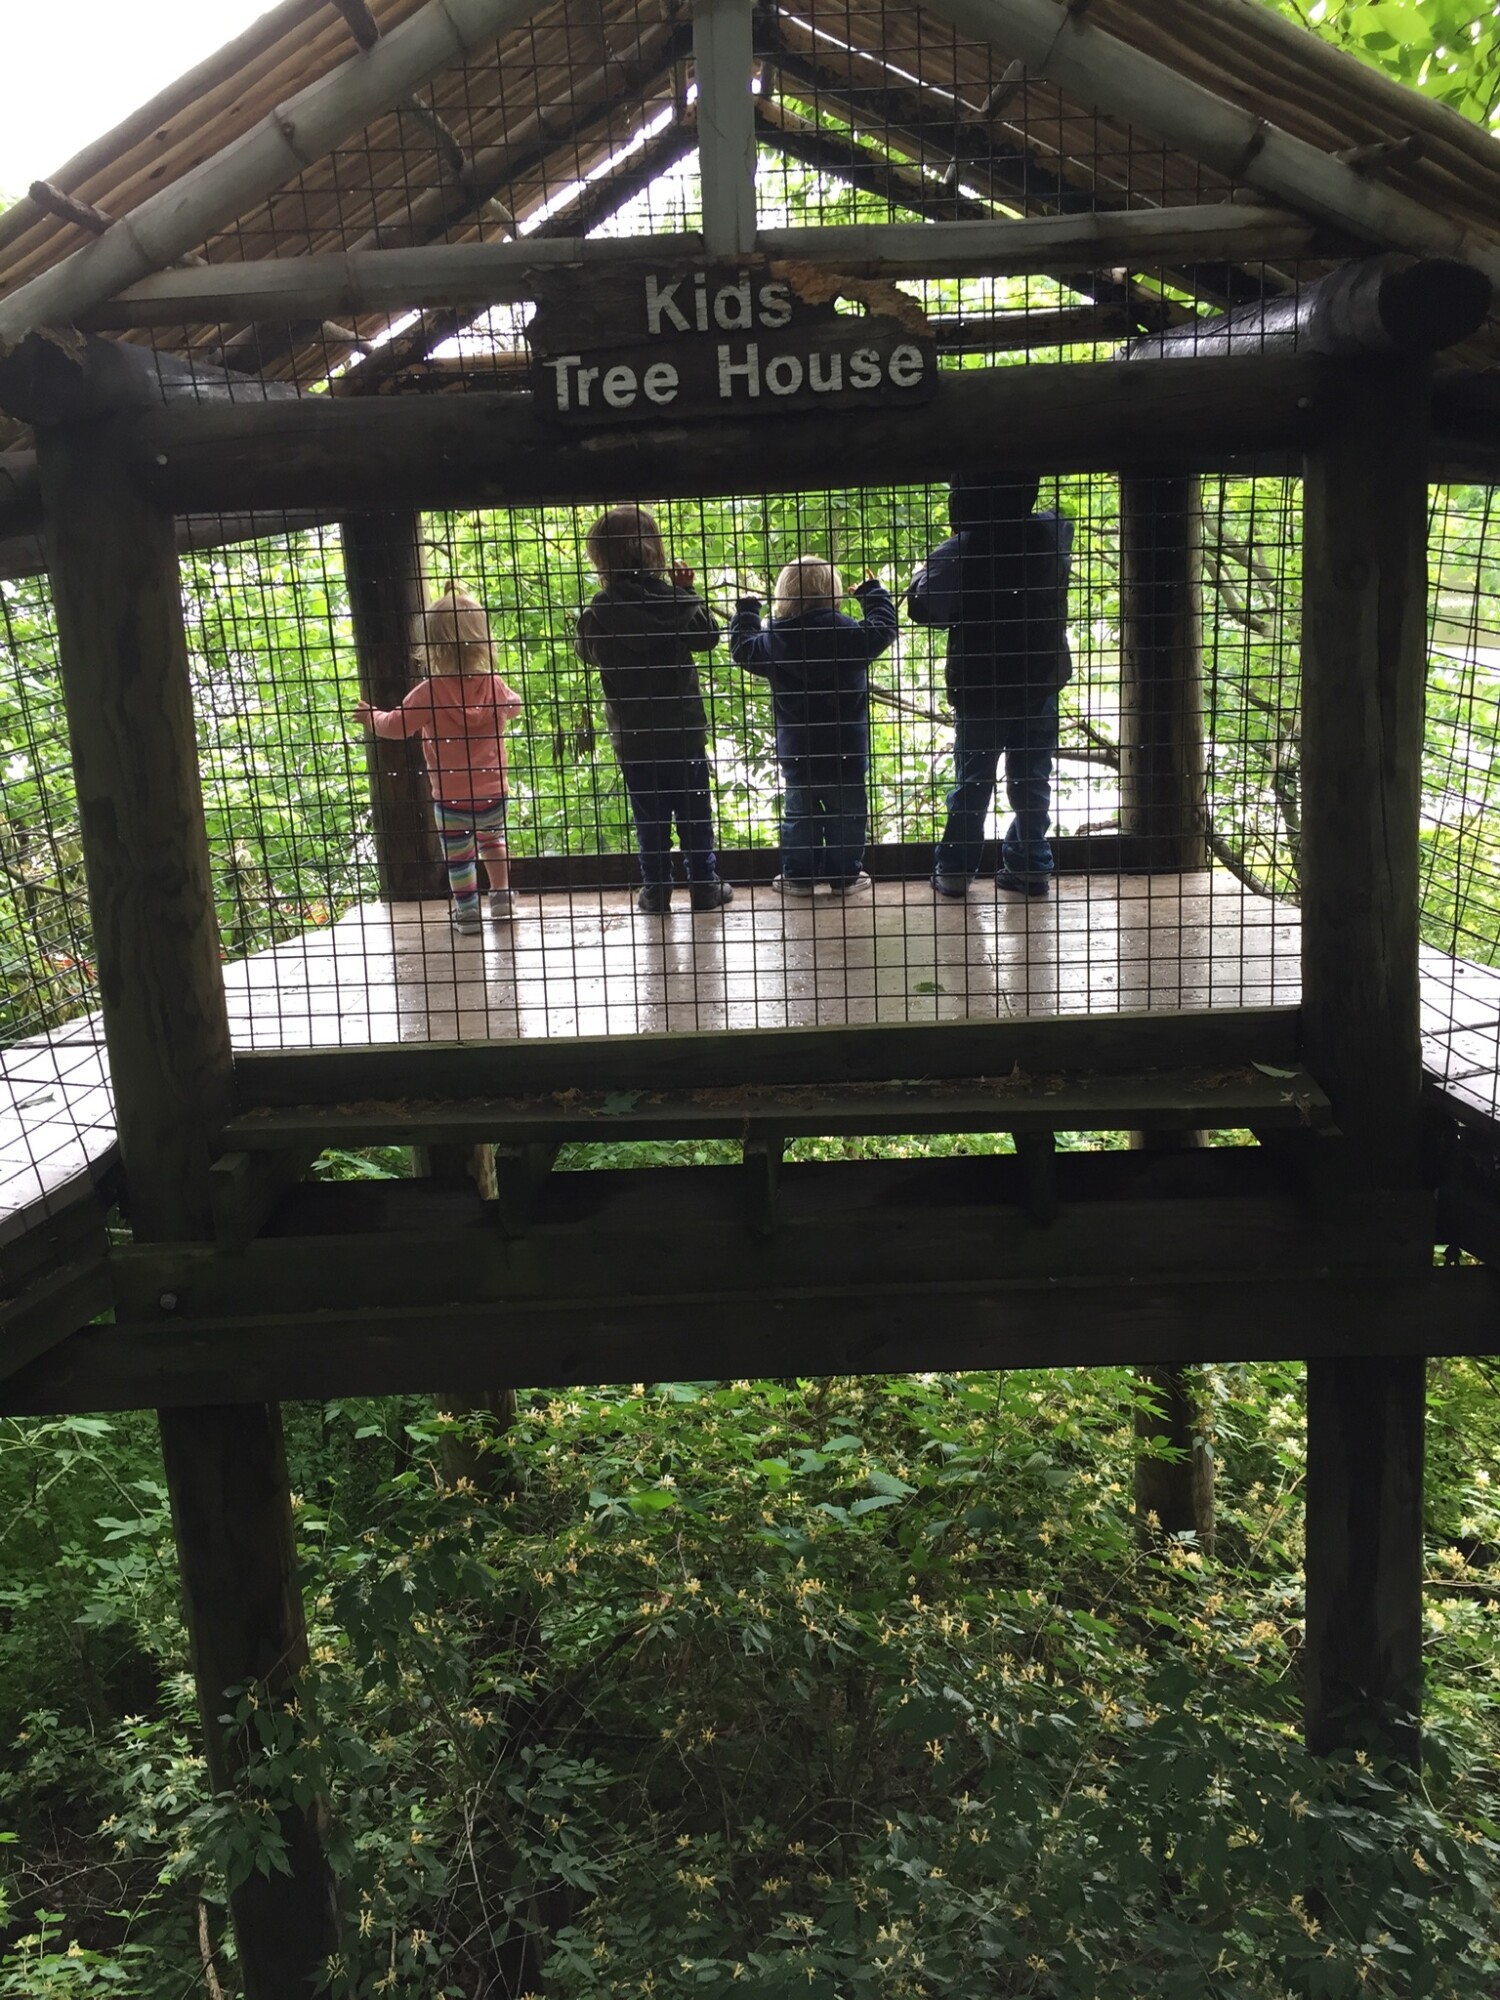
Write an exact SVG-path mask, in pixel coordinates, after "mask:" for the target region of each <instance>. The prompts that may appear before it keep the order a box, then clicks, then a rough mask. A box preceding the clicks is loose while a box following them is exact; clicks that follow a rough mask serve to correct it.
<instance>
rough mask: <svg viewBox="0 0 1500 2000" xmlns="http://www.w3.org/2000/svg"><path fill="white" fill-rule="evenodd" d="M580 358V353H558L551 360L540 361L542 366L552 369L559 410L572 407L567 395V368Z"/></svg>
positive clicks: (576, 362)
mask: <svg viewBox="0 0 1500 2000" xmlns="http://www.w3.org/2000/svg"><path fill="white" fill-rule="evenodd" d="M582 359H583V356H582V355H581V354H559V355H556V356H554V358H553V359H552V360H550V361H544V362H543V363H542V366H543V367H544V368H550V369H551V370H552V379H553V381H554V382H555V383H556V384H557V407H558V408H559V409H560V410H570V409H571V408H572V407H573V404H572V400H571V398H570V397H569V395H568V370H569V369H570V368H576V367H577V366H578V364H579V362H580V361H582Z"/></svg>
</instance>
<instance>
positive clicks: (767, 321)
mask: <svg viewBox="0 0 1500 2000" xmlns="http://www.w3.org/2000/svg"><path fill="white" fill-rule="evenodd" d="M791 316H792V288H791V286H790V285H784V284H782V283H780V282H779V281H778V282H777V283H776V284H774V285H762V286H761V288H760V323H761V325H762V326H785V325H786V323H787V321H788V320H789V319H790V318H791Z"/></svg>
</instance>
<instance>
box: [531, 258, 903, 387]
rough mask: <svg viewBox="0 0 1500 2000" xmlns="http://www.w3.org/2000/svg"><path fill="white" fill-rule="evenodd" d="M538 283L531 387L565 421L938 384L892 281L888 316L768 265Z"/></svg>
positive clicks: (563, 275)
mask: <svg viewBox="0 0 1500 2000" xmlns="http://www.w3.org/2000/svg"><path fill="white" fill-rule="evenodd" d="M536 289H537V300H538V303H537V310H536V313H535V316H534V317H533V319H532V321H531V324H530V325H529V326H528V327H527V329H526V337H527V340H528V342H529V344H530V348H531V363H532V385H533V389H534V392H535V395H536V403H537V408H538V409H539V410H540V411H542V412H543V413H544V414H546V415H548V416H550V417H553V418H555V419H556V421H557V422H558V423H561V424H568V425H575V426H576V425H589V426H597V425H604V424H620V423H650V422H658V423H659V422H661V421H662V420H663V419H664V418H665V419H672V420H681V419H683V418H695V417H745V416H779V415H782V414H786V415H792V414H795V413H797V412H800V411H805V410H841V409H862V408H887V407H890V406H891V405H893V404H895V405H899V404H910V403H923V402H925V401H926V400H927V399H928V397H929V396H931V394H932V392H933V390H934V388H935V387H936V385H937V347H936V343H935V342H934V340H933V338H932V336H931V334H930V332H928V331H927V329H926V321H925V320H924V319H923V317H922V313H921V310H920V308H919V307H918V306H917V304H916V302H915V301H914V300H907V299H905V298H904V297H901V296H900V295H897V294H894V293H892V292H891V290H890V288H889V287H888V286H886V287H880V288H878V289H879V290H880V291H883V292H884V293H886V294H887V296H888V297H889V298H890V300H891V303H892V304H893V305H894V306H895V307H896V309H897V313H895V314H893V313H879V312H875V313H872V312H868V311H856V312H841V311H839V310H838V308H837V306H835V304H834V303H833V301H832V299H830V298H826V297H813V298H809V297H808V296H806V289H808V288H806V287H805V288H804V289H803V290H799V289H798V282H797V278H796V276H795V275H794V274H788V273H786V272H784V271H783V272H782V273H778V272H777V271H776V270H775V269H774V268H772V269H768V268H766V267H764V266H762V267H759V268H756V267H752V266H749V265H731V266H726V267H723V268H718V269H702V268H692V267H684V266H680V265H679V266H676V267H673V268H670V269H666V270H656V271H643V272H639V273H635V272H632V273H630V274H628V275H627V274H623V273H621V274H615V273H613V272H611V273H609V274H607V275H605V274H601V273H598V272H583V271H577V272H573V271H569V272H550V271H549V272H547V273H546V274H545V276H544V275H543V274H541V273H538V275H537V284H536ZM810 289H812V290H813V291H815V292H817V291H826V290H827V289H828V287H827V286H826V285H816V284H815V285H813V286H812V287H810ZM866 289H869V290H875V289H877V288H875V287H868V288H866ZM898 314H899V316H897V315H898Z"/></svg>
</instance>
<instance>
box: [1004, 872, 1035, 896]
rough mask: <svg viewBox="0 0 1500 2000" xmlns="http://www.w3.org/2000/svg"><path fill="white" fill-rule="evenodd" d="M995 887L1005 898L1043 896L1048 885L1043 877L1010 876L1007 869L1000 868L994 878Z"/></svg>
mask: <svg viewBox="0 0 1500 2000" xmlns="http://www.w3.org/2000/svg"><path fill="white" fill-rule="evenodd" d="M995 887H996V888H997V889H1003V890H1004V891H1005V893H1006V895H1007V896H1045V895H1046V893H1047V887H1048V883H1047V877H1046V876H1045V875H1012V874H1011V872H1010V870H1009V869H1008V868H1002V869H1001V870H1000V873H999V874H998V875H997V876H996V877H995Z"/></svg>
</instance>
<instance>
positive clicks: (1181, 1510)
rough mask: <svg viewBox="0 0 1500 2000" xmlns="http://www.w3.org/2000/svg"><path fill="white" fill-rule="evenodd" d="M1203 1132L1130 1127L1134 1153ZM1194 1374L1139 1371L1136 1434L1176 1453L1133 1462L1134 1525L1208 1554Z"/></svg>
mask: <svg viewBox="0 0 1500 2000" xmlns="http://www.w3.org/2000/svg"><path fill="white" fill-rule="evenodd" d="M1207 1143H1208V1134H1207V1133H1206V1132H1132V1133H1131V1135H1130V1147H1131V1151H1132V1152H1138V1153H1168V1152H1170V1153H1185V1152H1198V1151H1200V1150H1202V1148H1203V1147H1205V1146H1206V1145H1207ZM1199 1379H1200V1378H1199V1374H1198V1370H1197V1368H1196V1367H1195V1366H1194V1365H1193V1364H1192V1363H1190V1362H1169V1363H1158V1364H1157V1365H1156V1366H1155V1367H1153V1368H1143V1369H1142V1370H1141V1372H1140V1387H1141V1388H1142V1389H1143V1390H1145V1392H1146V1393H1147V1395H1148V1396H1149V1397H1150V1398H1151V1399H1152V1407H1146V1406H1144V1405H1137V1407H1136V1413H1135V1434H1136V1436H1137V1437H1138V1438H1139V1439H1141V1441H1142V1443H1146V1442H1148V1441H1150V1442H1154V1443H1160V1444H1165V1445H1170V1446H1171V1448H1172V1451H1173V1453H1174V1454H1175V1456H1173V1457H1172V1458H1158V1457H1156V1456H1154V1455H1152V1454H1149V1453H1146V1452H1142V1453H1141V1454H1140V1455H1139V1456H1138V1457H1137V1459H1136V1462H1135V1526H1136V1535H1137V1537H1138V1539H1139V1540H1140V1542H1141V1543H1142V1545H1143V1546H1149V1545H1150V1544H1151V1543H1153V1542H1155V1541H1156V1540H1157V1539H1158V1537H1160V1536H1163V1535H1186V1534H1191V1535H1193V1536H1195V1537H1196V1540H1197V1545H1198V1547H1199V1548H1200V1549H1202V1550H1203V1551H1204V1552H1205V1553H1206V1554H1209V1555H1211V1554H1212V1553H1213V1547H1214V1461H1213V1453H1212V1451H1211V1450H1210V1447H1209V1441H1208V1438H1207V1437H1206V1436H1205V1435H1204V1426H1203V1398H1202V1395H1201V1394H1200V1390H1199Z"/></svg>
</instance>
